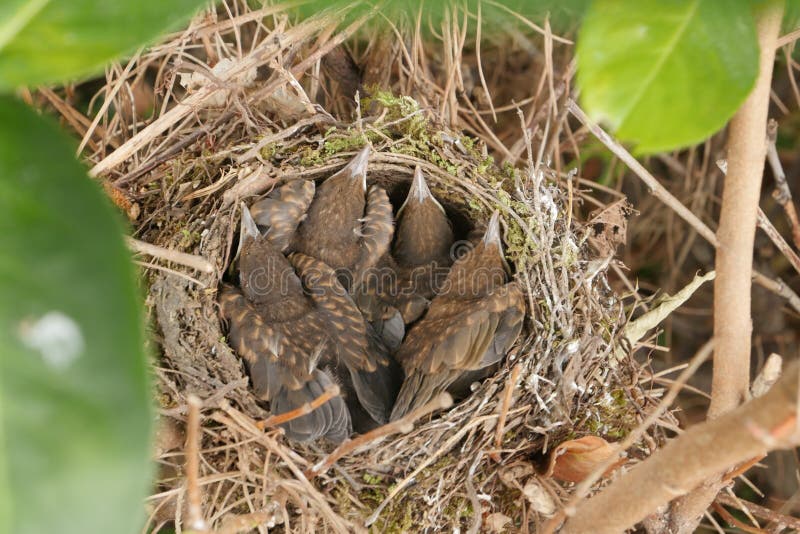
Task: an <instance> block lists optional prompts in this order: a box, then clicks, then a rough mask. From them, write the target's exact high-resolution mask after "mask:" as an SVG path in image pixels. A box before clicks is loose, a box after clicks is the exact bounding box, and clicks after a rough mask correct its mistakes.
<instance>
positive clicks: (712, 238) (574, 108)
mask: <svg viewBox="0 0 800 534" xmlns="http://www.w3.org/2000/svg"><path fill="white" fill-rule="evenodd" d="M567 108H568V109H569V111H570V113H572V114H573V115H574V116H575V118H577V119H578V120H579V121H580V122H581V123H582V124H583V125H584V126H586V127H587V128H588V129H589V131H590V132H591V133H592V134H593V135H594V136H595V137H597V139H598V140H600V141H601V142H602V143H603V144H604V145H605V146H606V148H608V149H609V150H610V151H611V152H613V153H614V155H616V156H617V157H618V158H620V160H622V161H623V162H624V163H625V164H626V165H627V166H628V168H629V169H630V170H632V171H633V173H634V174H635V175H636V176H637V177H638V178H639V179H640V180H642V181H643V182H644V183H645V185H647V187H648V188H650V192H651V193H652V194H653V196H654V197H656V198H657V199H659V200H660V201H661V202H663V203H664V204H666V205H667V206H669V207H670V208H671V209H672V210H673V211H675V213H676V214H678V216H680V217H681V218H682V219H683V220H684V221H686V222H687V223H688V224H689V226H691V227H692V228H693V229H694V230H695V231H696V232H697V233H698V234H700V235H701V236H702V237H703V238H704V239H705V240H706V241H708V242H709V243H711V244H712V245H714V246H715V247H718V246H719V242H718V241H717V236H716V235H714V231H713V230H711V228H709V227H708V226H707V225H706V224H705V223H704V222H703V221H701V220H700V219H699V218H698V217H697V216H695V215H694V214H693V213H692V212H691V211H689V209H688V208H687V207H686V206H684V205H683V204H681V201H680V200H678V199H677V198H675V197H674V196H673V195H672V194H671V193H670V192H669V191H667V190H666V189H665V188H664V186H662V185H661V184H660V183H659V182H658V180H656V178H655V176H653V175H652V174H650V172H649V171H648V170H647V169H645V168H644V166H642V164H641V163H639V162H638V161H637V160H636V158H634V157H633V156H632V155H631V153H630V152H628V151H627V150H625V147H623V146H622V145H621V144H619V143H618V142H617V141H615V140H614V138H613V137H611V136H610V135H609V134H608V133H607V132H606V131H605V130H603V129H602V128H600V126H598V125H597V124H596V123H594V122H592V121H591V119H589V117H588V116H587V115H586V113H585V112H584V111H583V110H582V109H581V108H580V106H578V104H577V103H575V102H574V101H573V100H569V101H567ZM753 281H754V282H755V283H757V284H758V285H760V286H761V287H763V288H764V289H767V290H768V291H771V292H772V293H775V294H776V295H780V296H781V297H783V298H785V299H786V300H787V301H788V302H789V304H790V305H791V306H792V308H794V309H795V311H797V312H798V313H800V297H798V296H797V294H796V293H795V292H794V291H792V289H791V288H790V287H789V286H787V285H786V284H784V283H783V282H781V281H776V280H773V279H772V278H769V277H768V276H765V275H763V274H761V273H759V272H758V271H753Z"/></svg>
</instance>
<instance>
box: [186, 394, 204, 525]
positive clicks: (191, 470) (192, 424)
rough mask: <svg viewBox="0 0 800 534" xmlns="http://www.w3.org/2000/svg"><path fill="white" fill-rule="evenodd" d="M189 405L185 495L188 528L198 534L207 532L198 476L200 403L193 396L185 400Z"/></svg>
mask: <svg viewBox="0 0 800 534" xmlns="http://www.w3.org/2000/svg"><path fill="white" fill-rule="evenodd" d="M186 402H187V404H188V405H189V423H188V424H187V428H186V493H187V495H188V497H189V528H191V529H192V530H197V531H200V532H206V531H208V524H207V523H206V521H205V519H203V510H202V507H201V493H200V485H199V483H198V478H199V476H200V407H201V406H202V402H201V401H200V399H199V398H197V396H195V395H189V396H188V397H187V399H186Z"/></svg>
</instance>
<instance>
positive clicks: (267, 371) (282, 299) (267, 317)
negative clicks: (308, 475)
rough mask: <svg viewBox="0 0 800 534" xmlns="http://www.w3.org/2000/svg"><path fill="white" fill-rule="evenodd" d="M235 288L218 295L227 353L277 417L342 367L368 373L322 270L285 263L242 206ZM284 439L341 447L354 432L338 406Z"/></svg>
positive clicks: (301, 422) (355, 317) (360, 329)
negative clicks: (243, 367)
mask: <svg viewBox="0 0 800 534" xmlns="http://www.w3.org/2000/svg"><path fill="white" fill-rule="evenodd" d="M240 240H241V243H242V245H241V257H240V259H239V283H240V287H241V290H239V289H237V288H234V287H232V286H228V287H225V288H224V289H223V292H222V295H221V298H220V305H221V306H220V307H221V313H222V316H223V317H224V318H225V319H226V320H227V321H228V323H229V325H230V332H229V340H230V343H231V346H232V347H233V348H234V350H236V352H237V353H238V354H239V355H240V356H241V357H242V359H243V360H244V361H245V364H246V366H247V369H248V373H249V375H250V378H251V381H252V383H253V389H254V390H255V391H256V394H257V395H258V396H259V397H260V398H262V399H265V400H268V401H269V402H270V403H271V406H272V409H273V412H274V413H276V414H280V413H284V412H286V411H290V410H293V409H295V408H299V407H300V406H302V405H303V404H305V403H308V402H311V401H312V400H314V399H315V398H316V397H318V396H319V395H320V394H321V393H322V391H324V389H325V388H326V387H327V386H329V385H331V384H332V379H331V376H330V374H329V373H330V372H332V371H335V370H336V366H337V365H338V362H339V361H341V362H342V363H344V365H345V366H346V367H347V369H349V370H350V371H351V372H356V373H358V372H362V371H366V370H368V369H370V367H369V362H368V361H367V359H366V350H367V344H366V330H365V327H364V321H363V318H362V317H361V315H360V313H359V311H358V309H357V308H356V307H355V305H354V304H353V302H352V300H351V299H350V297H349V296H348V295H347V293H346V292H345V291H344V289H343V288H342V287H341V285H340V284H339V282H338V280H337V279H336V274H335V272H334V271H333V270H332V269H331V268H330V267H328V266H327V265H325V264H324V263H322V262H320V261H319V260H316V259H314V258H310V257H308V256H305V255H302V254H294V255H292V256H291V257H290V258H289V259H287V258H286V257H285V256H284V255H283V253H282V252H281V250H280V249H279V248H278V247H277V246H276V245H275V244H274V243H273V242H272V241H271V239H270V232H269V231H267V234H266V235H261V234H260V233H259V231H258V228H257V226H256V223H255V221H254V220H253V218H252V216H251V215H250V212H249V210H248V209H247V207H246V206H244V205H242V230H241V236H240ZM285 429H286V433H287V435H288V436H289V437H290V438H291V439H294V440H298V441H308V440H314V439H317V438H320V437H324V438H327V439H329V440H330V441H333V442H341V441H343V440H344V439H345V438H347V437H348V436H349V435H350V433H351V432H352V424H351V420H350V414H349V412H348V410H347V407H346V405H345V402H344V400H343V399H342V398H341V397H335V398H333V399H331V400H330V401H328V402H326V403H325V404H324V405H322V406H321V407H320V408H318V409H316V410H314V411H312V412H311V413H310V414H307V415H304V416H302V417H300V418H298V419H295V420H292V421H289V422H288V423H287V424H286V426H285Z"/></svg>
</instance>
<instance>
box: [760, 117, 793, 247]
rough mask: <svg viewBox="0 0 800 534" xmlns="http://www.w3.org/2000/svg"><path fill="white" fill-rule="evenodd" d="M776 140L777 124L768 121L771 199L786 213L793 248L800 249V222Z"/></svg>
mask: <svg viewBox="0 0 800 534" xmlns="http://www.w3.org/2000/svg"><path fill="white" fill-rule="evenodd" d="M777 138H778V123H777V122H775V120H773V119H770V121H769V125H768V126H767V161H768V162H769V166H770V167H772V176H773V179H774V180H775V189H774V190H773V191H772V198H774V199H775V201H776V202H777V203H778V204H780V205H781V207H782V208H783V211H784V212H785V213H786V219H787V220H788V221H789V225H790V226H791V227H792V240H793V241H794V246H795V247H796V248H798V249H800V220H798V218H797V209H796V208H795V205H794V201H793V200H792V191H791V190H790V189H789V184H788V183H787V182H786V173H785V172H783V165H781V159H780V157H779V156H778V149H777V147H776V146H775V141H776V139H777Z"/></svg>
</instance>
